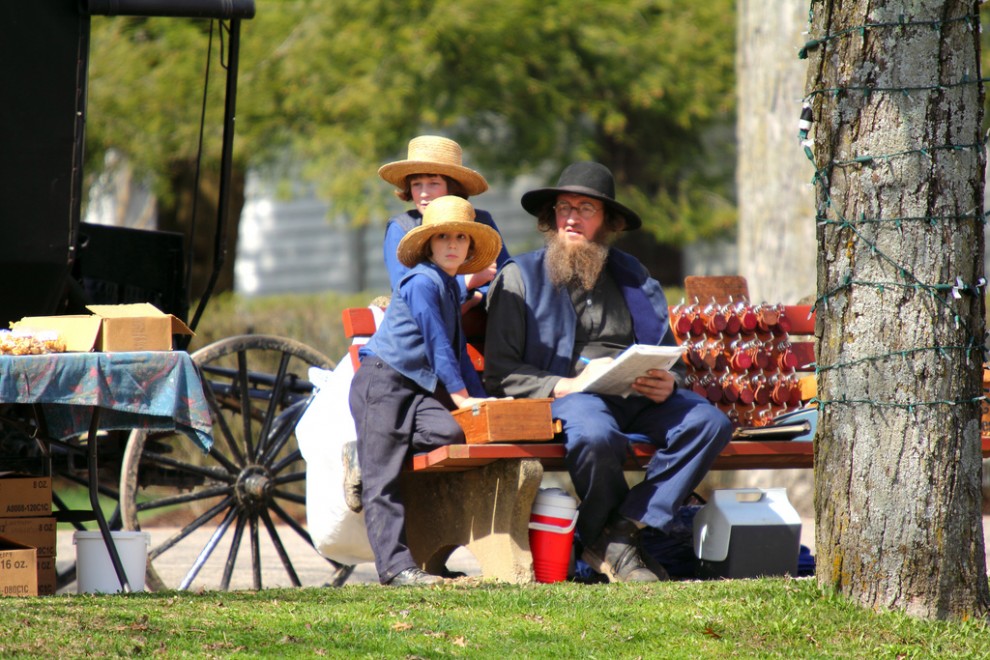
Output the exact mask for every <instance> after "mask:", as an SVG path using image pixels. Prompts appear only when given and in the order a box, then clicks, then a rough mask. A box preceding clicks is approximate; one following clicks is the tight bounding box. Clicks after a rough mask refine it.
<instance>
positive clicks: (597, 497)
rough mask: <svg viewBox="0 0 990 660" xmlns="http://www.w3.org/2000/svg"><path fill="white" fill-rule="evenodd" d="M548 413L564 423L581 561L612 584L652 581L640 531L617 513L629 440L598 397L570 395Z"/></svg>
mask: <svg viewBox="0 0 990 660" xmlns="http://www.w3.org/2000/svg"><path fill="white" fill-rule="evenodd" d="M552 415H553V417H554V418H556V419H560V420H561V422H562V424H563V433H564V444H565V446H566V448H567V455H566V458H565V462H566V464H567V469H568V471H569V472H570V475H571V481H572V483H573V484H574V490H575V492H576V493H577V495H578V497H579V498H580V499H581V506H580V512H579V514H578V522H577V530H578V538H579V539H580V540H581V543H582V545H583V546H584V551H583V552H582V554H581V558H582V559H583V560H584V561H585V563H587V564H588V565H589V566H591V568H592V569H594V570H595V571H598V572H599V573H603V574H604V575H606V576H608V579H609V580H610V581H612V582H655V581H656V580H657V575H656V574H654V573H653V572H652V571H650V570H649V569H648V568H647V567H646V565H645V564H644V563H643V559H642V557H641V555H640V551H639V543H638V534H639V530H638V529H637V527H636V525H635V523H634V522H633V521H631V520H628V519H625V518H622V517H621V516H619V515H618V514H617V513H616V510H617V509H618V507H619V505H620V504H622V502H623V501H624V500H625V499H626V496H627V495H628V493H629V486H628V485H627V484H626V479H625V475H624V474H623V464H624V462H625V459H626V453H627V448H628V445H629V441H628V438H627V436H626V435H625V434H624V433H622V432H621V431H620V430H619V426H618V424H617V423H616V419H615V417H614V415H613V409H612V407H610V406H609V404H608V403H607V402H606V401H605V400H603V399H602V398H600V397H598V396H594V395H589V394H570V395H568V396H566V397H562V398H560V399H558V400H556V401H554V403H553V406H552Z"/></svg>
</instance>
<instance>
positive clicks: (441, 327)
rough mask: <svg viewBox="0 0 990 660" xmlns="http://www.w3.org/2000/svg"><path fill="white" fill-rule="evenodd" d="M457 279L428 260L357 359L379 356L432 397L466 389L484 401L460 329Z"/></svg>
mask: <svg viewBox="0 0 990 660" xmlns="http://www.w3.org/2000/svg"><path fill="white" fill-rule="evenodd" d="M459 296H460V290H459V288H458V285H457V280H456V279H455V278H454V277H451V276H450V275H448V274H447V273H445V272H444V271H443V270H442V269H441V268H440V267H439V266H437V265H436V264H434V263H433V262H432V261H424V262H421V263H419V264H417V265H416V266H415V267H414V268H412V269H411V270H410V271H409V272H408V273H406V275H405V276H404V277H402V278H401V279H400V280H399V285H398V287H396V289H395V290H394V291H393V292H392V300H391V302H390V303H389V305H388V309H386V310H385V318H384V319H383V320H382V323H381V326H380V327H379V328H378V330H377V331H376V332H375V334H374V335H373V336H372V337H371V340H370V341H368V343H367V344H365V345H364V346H362V347H361V349H360V350H359V351H358V355H359V356H360V357H361V358H362V359H363V358H365V357H366V356H368V355H375V356H377V357H379V358H380V359H381V360H383V361H384V362H386V363H387V364H388V365H389V366H390V367H392V368H393V369H395V370H396V371H398V372H399V373H400V374H402V375H403V376H405V377H407V378H409V379H411V380H412V381H413V382H415V383H416V384H417V385H419V386H420V387H422V388H423V389H424V390H426V391H427V392H430V393H435V392H436V389H437V385H438V383H439V384H442V385H443V386H444V387H445V388H446V389H447V391H448V392H457V391H460V390H462V389H467V391H468V394H469V395H470V396H474V397H484V396H487V395H486V394H485V390H484V388H483V387H482V386H481V379H480V378H479V377H478V372H477V371H475V369H474V365H473V364H472V363H471V359H470V357H468V354H467V342H466V341H465V339H464V331H463V330H462V329H461V305H460V299H459Z"/></svg>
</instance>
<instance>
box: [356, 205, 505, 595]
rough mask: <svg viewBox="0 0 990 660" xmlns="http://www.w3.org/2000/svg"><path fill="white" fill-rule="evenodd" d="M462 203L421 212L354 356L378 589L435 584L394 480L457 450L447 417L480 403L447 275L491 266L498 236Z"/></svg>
mask: <svg viewBox="0 0 990 660" xmlns="http://www.w3.org/2000/svg"><path fill="white" fill-rule="evenodd" d="M474 217H475V213H474V209H473V208H472V207H471V204H470V203H469V202H468V201H467V200H464V199H461V198H460V197H453V196H445V197H439V198H437V199H435V200H433V201H432V202H431V203H430V204H429V206H428V207H427V208H426V212H425V213H424V216H423V224H422V225H420V226H419V227H415V228H413V229H411V230H410V231H409V232H408V233H407V234H406V235H405V236H404V237H403V238H402V241H401V242H400V243H399V246H398V249H397V251H396V253H397V256H398V259H399V261H401V262H402V263H403V264H404V265H406V266H407V267H409V269H410V270H409V272H408V273H406V274H405V275H404V276H403V277H402V278H401V279H400V280H399V283H398V286H396V287H395V289H394V290H393V291H392V301H391V303H390V304H389V306H388V309H387V310H386V311H385V318H384V319H383V320H382V323H381V326H380V327H379V328H378V330H377V331H376V332H375V334H374V336H372V338H371V340H370V341H369V342H368V343H367V344H365V345H364V346H363V347H362V348H361V350H360V352H359V355H360V357H361V368H360V369H358V370H357V373H356V374H355V375H354V380H353V382H352V383H351V392H350V407H351V414H352V415H353V417H354V424H355V427H356V429H357V437H358V443H357V444H358V447H357V450H358V451H357V453H358V463H359V465H360V468H361V472H362V474H363V476H364V483H363V488H362V494H361V499H362V502H363V505H364V510H365V526H366V527H367V530H368V540H369V541H370V543H371V549H372V550H373V551H374V553H375V567H376V568H377V569H378V577H379V580H380V581H381V583H382V584H388V585H393V586H405V585H429V584H436V583H437V582H439V581H440V578H439V577H438V576H436V575H430V574H429V573H426V572H424V571H422V570H420V569H419V568H418V567H417V565H416V562H415V561H413V558H412V555H411V554H410V553H409V548H408V547H407V546H406V543H405V510H404V507H403V504H402V500H401V497H400V495H399V488H398V479H399V473H400V472H401V471H402V464H403V462H404V461H405V460H406V456H407V455H408V453H409V452H410V451H417V452H418V451H429V450H431V449H435V448H436V447H440V446H443V445H449V444H454V443H463V442H464V433H463V431H461V428H460V426H458V424H457V422H455V421H454V418H453V417H452V416H451V414H450V412H449V410H451V409H454V408H469V407H471V406H473V405H474V404H476V403H478V402H479V401H480V400H482V399H484V398H486V395H485V391H484V389H483V388H482V387H481V380H480V379H479V378H478V374H477V372H476V371H475V370H474V367H473V365H472V364H471V360H470V358H469V357H468V354H467V349H466V342H465V339H464V333H463V331H462V329H461V312H460V291H459V289H458V286H457V280H456V279H455V276H456V275H458V274H463V273H473V272H475V271H477V270H480V269H482V268H484V267H485V266H486V265H487V264H490V263H491V262H492V261H494V260H495V255H497V254H498V252H499V250H500V249H501V247H502V240H501V239H500V238H499V235H498V232H497V231H495V230H494V229H492V228H491V227H487V226H485V225H483V224H481V223H479V222H475V220H474Z"/></svg>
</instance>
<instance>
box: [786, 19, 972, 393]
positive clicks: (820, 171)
mask: <svg viewBox="0 0 990 660" xmlns="http://www.w3.org/2000/svg"><path fill="white" fill-rule="evenodd" d="M811 12H813V6H812V9H811V10H809V23H810V22H812V19H813V15H811ZM958 23H965V24H966V25H967V26H968V28H969V29H971V30H972V29H973V28H974V27H975V26H976V25H978V24H979V21H978V17H977V16H975V15H973V14H966V15H963V16H958V17H954V18H947V19H940V20H930V21H908V20H906V19H905V17H904V16H903V15H901V16H899V17H898V20H897V21H880V22H871V23H865V24H863V25H856V26H851V27H848V28H845V29H843V30H840V31H837V32H834V33H830V34H825V35H823V36H820V37H817V38H813V39H810V40H808V41H807V42H806V43H805V45H804V47H803V48H802V49H801V50H800V51H799V53H798V56H799V57H800V58H801V59H806V58H807V57H808V52H809V51H811V50H813V49H817V48H819V47H821V46H822V45H824V44H827V43H829V42H831V41H835V40H839V39H846V38H849V37H856V36H858V37H860V38H864V39H865V38H866V36H867V34H868V33H869V32H871V31H890V30H900V31H906V30H919V29H930V30H935V31H938V32H939V33H941V30H943V29H944V28H945V27H947V26H952V25H955V24H958ZM985 81H986V79H980V78H975V77H971V76H969V75H968V74H964V75H963V76H962V77H961V78H960V79H959V80H957V81H954V82H950V83H938V84H932V85H927V86H926V85H920V86H919V85H911V86H878V85H848V86H841V87H827V88H820V89H815V90H812V91H810V92H809V93H808V94H807V96H806V97H805V98H804V102H803V104H802V110H801V117H800V120H799V123H798V140H799V142H800V144H801V146H802V148H803V149H804V153H805V155H806V156H807V157H808V160H809V161H810V162H811V163H812V165H813V166H814V168H815V174H814V177H813V178H812V183H813V185H815V186H816V187H820V190H821V193H822V194H821V203H820V207H819V210H818V212H817V213H816V218H815V221H816V223H817V224H818V225H819V226H821V227H828V228H831V229H834V230H835V231H847V232H849V234H850V236H851V237H853V239H854V240H855V241H857V242H858V243H859V244H861V245H863V246H865V247H866V248H867V250H868V251H869V253H870V255H871V256H873V257H875V258H877V259H879V260H881V261H883V262H885V263H886V264H887V265H888V266H890V267H892V268H893V270H894V271H895V272H896V273H897V276H898V277H900V278H901V281H871V280H864V279H860V278H856V277H853V275H852V274H848V275H847V276H846V277H845V278H844V279H843V281H842V282H840V283H839V284H838V285H836V286H834V287H832V288H831V289H829V290H828V291H825V292H823V293H821V294H820V295H819V296H818V299H817V300H816V302H815V306H814V308H815V309H816V310H819V313H820V312H821V310H824V311H826V312H827V311H828V303H829V298H830V297H835V296H838V295H839V294H841V293H843V292H845V291H848V290H851V289H852V288H853V287H872V288H875V289H877V290H878V291H880V292H883V291H886V290H887V289H891V288H901V289H904V290H906V291H914V292H916V293H921V294H928V295H929V296H930V298H931V300H932V301H934V302H935V303H936V308H938V309H942V310H943V311H944V312H946V313H947V314H948V315H949V317H950V318H951V320H952V322H953V324H954V325H955V327H956V328H958V327H960V324H961V317H960V312H959V311H958V301H959V300H961V299H963V298H964V297H966V296H972V295H983V294H984V293H985V289H986V280H985V279H983V278H979V279H978V281H976V282H970V283H967V282H964V281H963V280H962V278H961V277H956V278H955V279H954V280H953V281H951V282H934V283H930V282H923V281H922V280H921V279H919V278H918V277H917V276H916V275H915V274H914V273H913V272H912V271H911V269H910V268H909V267H907V266H906V265H905V264H902V263H899V262H898V261H897V260H896V259H894V258H893V257H891V256H890V255H888V254H887V253H885V252H884V251H883V250H882V249H881V248H880V247H879V246H878V244H877V241H876V240H873V239H871V238H870V237H869V236H867V235H866V233H864V232H863V231H861V228H863V227H865V226H866V225H878V224H891V225H893V226H894V227H896V228H897V229H898V230H903V226H904V224H905V223H927V224H928V225H930V226H932V227H935V226H938V225H939V224H941V223H962V222H967V221H968V222H977V223H979V224H980V225H983V224H985V222H986V215H987V214H986V213H984V212H981V211H975V210H974V211H971V212H967V213H960V214H955V215H953V214H949V215H937V216H917V215H912V216H900V217H879V218H868V217H866V215H865V214H860V217H859V218H858V219H853V218H845V217H843V216H842V214H841V212H840V211H839V208H840V207H839V206H837V205H836V204H834V203H833V199H832V197H831V195H830V185H829V174H830V173H831V172H832V171H833V170H835V169H837V168H867V167H873V166H878V165H887V164H890V163H891V162H892V161H896V160H898V159H907V158H919V157H920V158H928V159H931V160H933V159H934V158H935V156H936V154H938V153H940V152H941V153H945V154H947V155H950V156H951V155H952V154H965V155H969V154H971V153H972V152H974V151H982V150H984V149H985V146H986V145H985V142H981V143H975V144H938V145H924V146H919V147H917V148H913V149H905V150H901V151H897V152H892V153H884V154H860V155H857V156H855V157H853V158H847V159H843V160H832V161H830V162H828V163H825V164H823V165H819V164H818V163H817V162H816V160H815V155H814V152H813V151H812V146H813V143H812V141H811V140H810V139H809V138H808V133H809V131H810V130H811V127H812V122H813V119H814V117H813V111H812V105H811V102H812V100H813V99H814V98H815V97H816V96H831V97H832V98H838V97H841V96H843V95H845V96H847V97H849V98H853V97H854V96H861V97H865V98H869V97H870V96H871V95H873V94H901V95H905V96H910V95H912V94H944V93H946V92H949V91H950V90H956V89H965V88H966V87H969V86H973V85H981V84H982V83H983V82H985ZM936 320H940V319H936ZM922 352H937V353H938V354H939V355H940V356H941V357H942V358H943V359H948V358H949V357H950V356H949V354H950V353H961V354H962V356H963V357H964V359H965V360H966V362H967V363H970V361H971V360H972V359H973V358H974V357H975V358H976V359H978V360H979V363H980V364H983V363H984V362H985V361H986V346H985V338H984V337H975V336H970V337H968V338H967V340H966V343H965V344H961V345H951V346H937V345H936V346H923V347H917V348H909V349H900V350H894V351H890V352H887V353H879V354H876V355H872V356H868V357H864V358H859V359H856V360H849V361H846V362H837V363H835V364H830V365H820V364H816V365H815V373H816V376H817V375H819V374H822V373H824V372H828V371H835V370H841V369H846V368H851V367H854V366H861V365H864V364H869V363H879V362H886V361H889V360H891V359H902V360H903V359H908V358H909V357H910V356H913V355H915V354H917V353H922ZM985 399H986V397H984V396H974V397H971V398H963V399H953V400H948V399H935V400H931V401H915V402H911V403H903V402H889V401H877V400H873V399H860V398H849V397H847V396H845V395H843V396H840V397H839V398H833V399H825V398H822V397H820V396H819V397H817V398H815V399H813V400H812V402H813V403H815V404H817V406H818V409H819V411H824V409H825V407H826V406H829V405H869V406H873V407H878V408H897V409H902V410H908V411H914V409H916V408H919V407H922V406H953V405H972V404H977V403H979V402H982V401H984V400H985Z"/></svg>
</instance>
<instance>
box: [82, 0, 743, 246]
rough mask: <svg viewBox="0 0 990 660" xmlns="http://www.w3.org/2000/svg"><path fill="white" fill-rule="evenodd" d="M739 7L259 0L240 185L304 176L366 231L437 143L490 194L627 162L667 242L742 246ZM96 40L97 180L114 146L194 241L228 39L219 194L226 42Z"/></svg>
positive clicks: (189, 34) (242, 98) (157, 30)
mask: <svg viewBox="0 0 990 660" xmlns="http://www.w3.org/2000/svg"><path fill="white" fill-rule="evenodd" d="M733 5H734V3H733V2H732V1H731V0H713V1H711V2H707V3H684V2H677V1H675V0H632V1H628V0H613V1H607V2H601V1H597V2H590V1H585V0H577V1H575V0H567V1H564V0H549V1H548V0H539V1H537V0H505V1H503V2H498V3H492V2H482V1H480V0H461V1H458V2H454V1H453V0H435V1H432V2H428V1H411V2H404V3H395V2H381V1H377V2H367V1H364V2H358V1H356V0H342V1H339V2H332V3H329V2H318V1H316V0H279V1H275V0H258V2H257V15H256V17H255V18H254V19H252V20H250V21H245V22H244V23H243V24H242V40H241V59H240V76H239V85H238V107H237V138H236V142H235V155H236V159H237V166H238V173H239V181H241V182H243V174H244V171H245V169H246V168H248V167H259V168H260V167H269V168H271V169H272V171H274V172H276V173H278V172H282V173H284V174H286V175H288V174H289V173H291V174H295V173H297V172H302V174H303V175H304V176H305V177H306V178H307V179H308V180H310V181H312V182H313V183H314V184H315V185H316V186H317V189H318V191H319V192H320V193H321V195H322V196H324V197H325V198H326V199H327V200H328V201H329V202H331V203H332V208H333V212H334V213H343V214H345V215H346V216H347V217H349V218H350V219H351V220H352V221H353V222H355V223H365V222H368V221H370V220H371V219H373V218H381V217H387V213H386V205H387V204H388V203H389V202H390V201H392V199H391V197H390V191H389V190H388V187H387V186H383V185H381V182H380V181H379V180H378V178H377V177H376V176H375V172H376V170H377V168H378V166H379V165H381V164H382V163H383V162H386V161H388V160H393V159H396V158H401V157H404V153H405V147H406V143H407V142H408V140H409V139H410V138H411V137H412V136H414V135H417V134H422V133H428V132H437V133H441V134H444V135H447V136H449V137H452V138H454V139H456V140H457V141H458V142H460V143H461V144H462V146H463V147H464V148H465V150H466V151H467V152H468V153H469V154H470V164H471V165H472V166H475V167H477V168H478V169H480V170H481V171H483V172H485V174H486V176H487V177H488V178H490V179H499V178H502V179H509V178H511V177H513V176H514V175H516V174H519V173H537V174H539V175H541V176H542V177H543V178H544V179H545V180H546V181H547V182H550V183H552V182H553V181H555V180H556V176H557V174H558V173H559V171H560V169H561V168H562V167H563V165H565V164H566V163H567V162H570V161H572V160H576V159H598V160H601V161H602V162H605V163H608V164H609V165H610V167H612V169H613V171H614V172H615V174H616V177H617V181H618V184H619V186H620V188H621V190H620V192H619V193H618V195H619V196H620V197H621V198H623V199H624V200H627V201H628V203H629V205H630V206H632V207H634V208H637V209H641V213H642V215H643V218H644V221H645V224H646V227H647V228H648V229H649V231H650V232H651V233H653V234H654V235H655V236H656V237H657V238H658V239H660V240H662V241H665V242H671V243H685V242H690V241H692V240H695V239H697V238H699V237H706V236H714V235H718V234H720V233H724V232H725V231H726V230H728V229H730V228H731V227H732V226H733V224H734V221H735V210H734V202H733V193H732V188H733V180H732V176H733V175H732V172H733V168H734V160H735V154H734V151H733V136H732V132H733V131H732V127H733V105H734V99H733V86H734V74H733V62H734V33H735V18H734V11H733ZM92 27H93V30H92V43H91V62H90V87H89V96H90V98H89V106H88V107H89V112H88V118H87V153H88V162H87V172H88V173H89V174H90V176H94V175H95V174H96V173H99V172H101V171H102V170H103V169H104V168H105V164H106V163H107V162H109V161H108V160H107V159H106V158H105V153H106V151H107V150H108V149H114V150H115V151H118V152H120V153H123V154H125V155H126V156H127V158H128V162H129V163H130V164H131V165H132V166H133V167H134V168H135V172H136V174H137V175H138V176H142V177H147V178H148V179H149V180H150V181H152V182H153V184H154V187H155V191H156V193H157V194H158V196H159V216H160V218H162V219H163V221H164V223H165V225H166V228H175V229H181V228H182V227H183V226H184V225H183V223H188V222H189V220H188V218H180V219H176V216H178V215H181V214H182V213H183V212H184V211H182V210H181V208H184V207H186V206H188V205H189V203H190V199H191V197H190V196H191V194H192V190H191V185H192V181H193V178H192V174H193V173H194V171H195V161H194V158H195V155H196V151H197V146H198V137H197V131H198V129H199V114H200V110H201V104H202V94H203V86H204V74H205V71H206V61H207V58H206V57H205V54H206V49H207V44H208V43H210V41H209V40H208V39H207V38H206V37H207V35H208V34H209V33H210V31H211V30H212V31H213V41H212V44H213V46H212V47H213V56H212V57H211V71H210V84H209V92H208V101H207V104H206V107H207V115H206V126H207V133H206V135H205V141H204V155H205V160H204V161H203V164H202V170H203V172H204V177H203V178H204V183H203V185H202V186H201V188H204V189H205V191H206V192H209V191H210V185H211V184H210V181H211V180H214V179H215V171H216V169H217V159H218V158H219V151H220V149H219V144H220V139H221V124H222V111H223V105H222V96H223V82H224V81H223V71H222V70H221V68H220V66H218V63H219V59H220V55H219V53H220V52H221V39H222V38H223V37H224V36H225V35H223V34H221V33H220V31H219V30H218V29H217V27H216V26H211V25H210V23H208V22H206V21H194V20H176V19H166V18H100V17H97V18H94V19H93V26H92ZM211 175H212V176H211ZM213 185H215V183H214V184H213ZM235 188H236V190H235V192H237V193H238V194H239V193H240V191H241V188H240V187H239V186H235ZM213 194H214V198H215V190H213ZM202 201H203V204H202V206H203V208H202V209H201V212H202V213H205V214H206V216H205V219H204V221H207V220H208V221H209V224H210V225H212V219H211V217H210V215H209V213H210V212H211V211H212V209H211V208H210V207H209V204H210V202H209V201H208V197H206V198H203V200H202ZM239 201H240V200H239V199H238V200H236V203H235V207H234V212H235V213H236V211H237V209H239ZM177 207H179V208H177ZM235 238H236V237H232V238H231V240H232V241H233V240H235ZM231 245H233V243H231ZM232 254H233V252H232V251H231V255H232Z"/></svg>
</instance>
